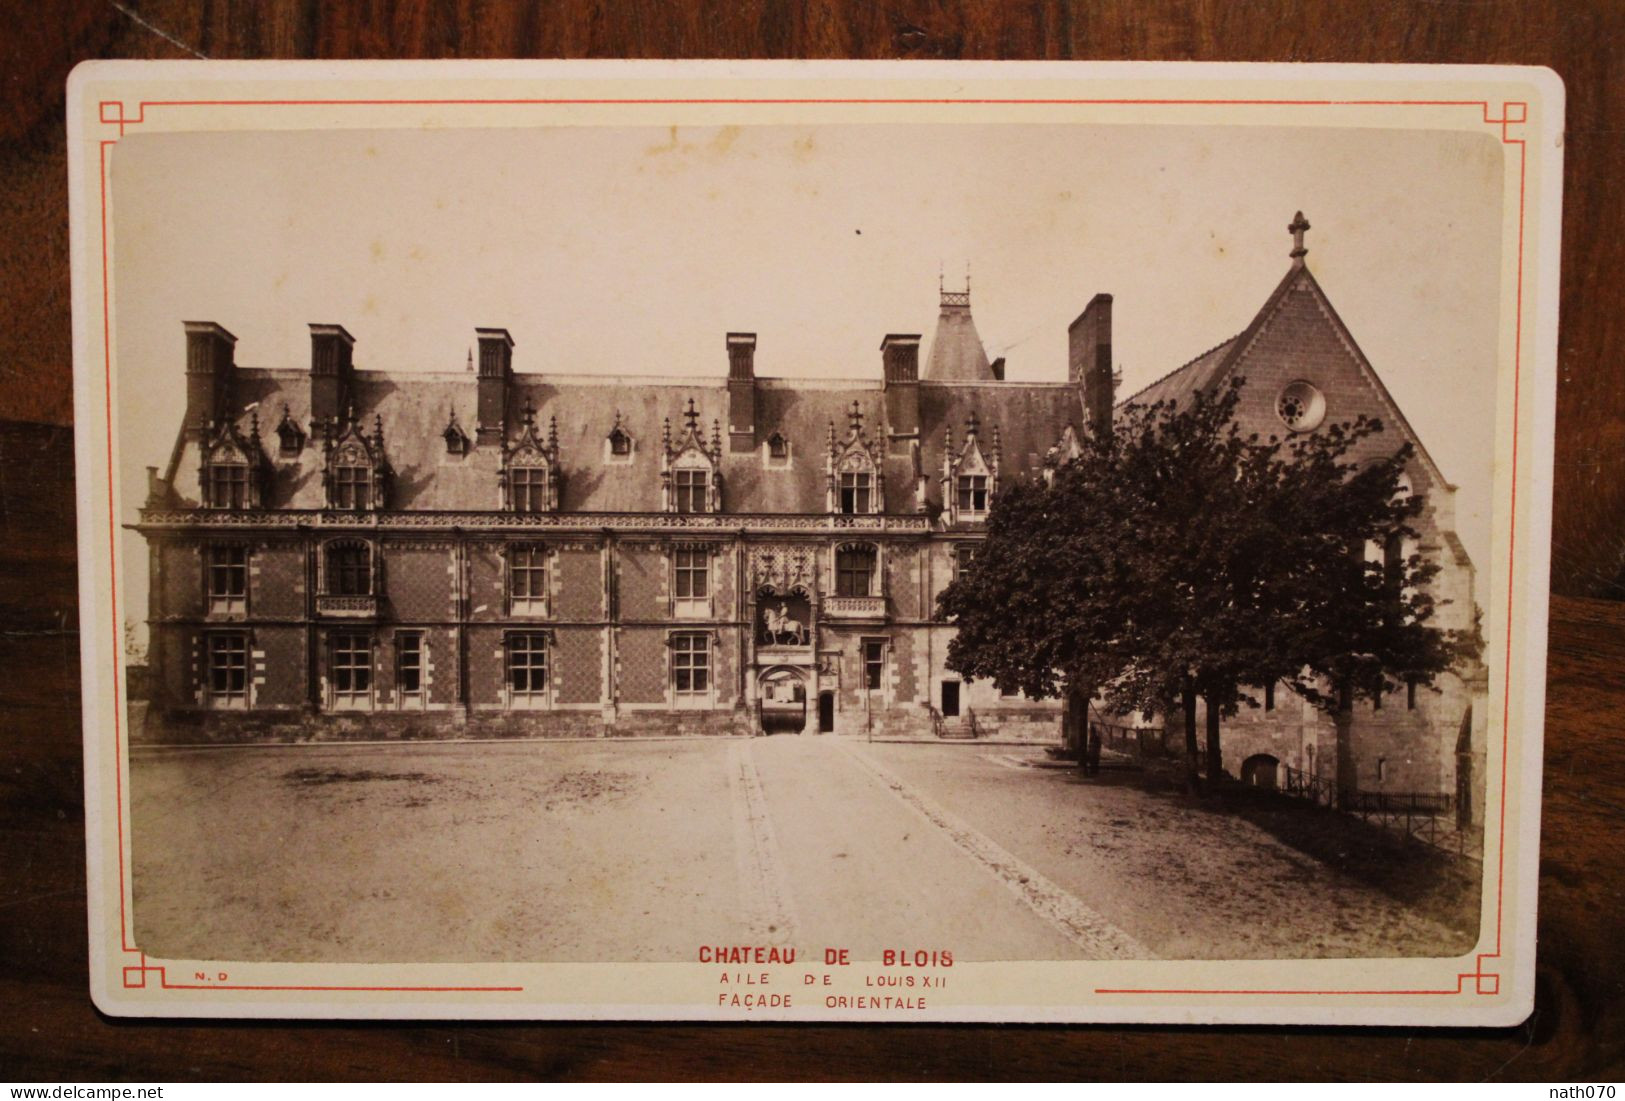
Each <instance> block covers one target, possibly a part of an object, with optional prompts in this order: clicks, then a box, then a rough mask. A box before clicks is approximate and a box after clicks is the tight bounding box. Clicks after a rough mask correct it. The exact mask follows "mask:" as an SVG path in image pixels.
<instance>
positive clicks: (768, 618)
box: [756, 589, 812, 646]
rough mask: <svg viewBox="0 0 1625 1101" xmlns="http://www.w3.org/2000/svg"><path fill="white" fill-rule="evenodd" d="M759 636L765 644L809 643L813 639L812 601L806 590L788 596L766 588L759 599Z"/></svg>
mask: <svg viewBox="0 0 1625 1101" xmlns="http://www.w3.org/2000/svg"><path fill="white" fill-rule="evenodd" d="M757 608H758V612H757V635H756V640H757V642H758V643H759V644H761V645H763V646H806V645H807V644H808V643H810V642H811V641H812V627H811V624H812V603H811V601H809V600H808V599H807V596H806V594H805V593H801V592H792V593H790V594H789V595H788V596H786V595H783V594H780V593H777V592H774V591H773V590H772V589H763V590H762V591H761V593H760V594H759V595H758V600H757Z"/></svg>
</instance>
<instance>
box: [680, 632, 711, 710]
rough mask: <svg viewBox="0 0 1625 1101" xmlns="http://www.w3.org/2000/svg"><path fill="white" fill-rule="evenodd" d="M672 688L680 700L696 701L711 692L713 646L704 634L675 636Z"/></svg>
mask: <svg viewBox="0 0 1625 1101" xmlns="http://www.w3.org/2000/svg"><path fill="white" fill-rule="evenodd" d="M671 677H672V688H673V690H675V691H676V693H677V695H678V697H679V698H680V699H682V698H687V699H690V700H692V699H694V698H695V697H698V696H703V695H705V694H706V693H708V692H709V691H710V690H711V645H710V639H709V638H708V636H706V635H702V634H689V635H673V636H672V640H671Z"/></svg>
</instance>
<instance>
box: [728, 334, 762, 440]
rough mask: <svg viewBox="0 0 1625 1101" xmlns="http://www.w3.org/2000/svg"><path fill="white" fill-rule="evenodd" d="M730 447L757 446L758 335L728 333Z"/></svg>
mask: <svg viewBox="0 0 1625 1101" xmlns="http://www.w3.org/2000/svg"><path fill="white" fill-rule="evenodd" d="M727 343H728V450H730V451H754V450H755V449H756V334H755V333H729V334H728V338H727Z"/></svg>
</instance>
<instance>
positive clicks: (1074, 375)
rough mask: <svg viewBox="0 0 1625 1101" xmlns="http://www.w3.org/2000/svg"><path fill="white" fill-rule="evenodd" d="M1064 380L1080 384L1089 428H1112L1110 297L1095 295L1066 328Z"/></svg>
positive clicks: (1107, 430)
mask: <svg viewBox="0 0 1625 1101" xmlns="http://www.w3.org/2000/svg"><path fill="white" fill-rule="evenodd" d="M1066 337H1067V370H1066V377H1067V381H1069V382H1071V383H1073V384H1074V385H1077V384H1081V385H1082V386H1083V408H1084V412H1085V414H1086V415H1087V417H1088V418H1089V430H1090V431H1091V432H1094V433H1096V434H1097V435H1099V434H1103V433H1106V432H1110V431H1111V428H1112V398H1113V396H1114V394H1113V386H1112V296H1111V295H1109V294H1097V295H1095V296H1094V297H1093V298H1091V299H1090V300H1089V305H1087V306H1085V307H1084V310H1083V312H1082V313H1081V314H1079V315H1078V319H1077V320H1076V321H1074V322H1072V324H1071V325H1070V326H1068V327H1067V330H1066Z"/></svg>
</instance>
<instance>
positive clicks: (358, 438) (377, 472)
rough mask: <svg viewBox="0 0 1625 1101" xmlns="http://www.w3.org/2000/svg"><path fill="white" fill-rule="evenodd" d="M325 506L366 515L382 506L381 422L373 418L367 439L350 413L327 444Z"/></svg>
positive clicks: (385, 476)
mask: <svg viewBox="0 0 1625 1101" xmlns="http://www.w3.org/2000/svg"><path fill="white" fill-rule="evenodd" d="M327 449H328V453H327V468H326V471H325V474H324V478H325V481H326V483H327V507H328V508H331V509H336V510H339V511H341V512H370V511H373V510H376V509H381V508H383V507H384V486H385V484H386V481H387V479H388V478H389V475H390V471H389V464H388V462H387V460H385V458H384V423H383V420H382V418H379V417H374V418H373V431H372V434H371V435H370V436H369V435H368V434H366V433H365V432H362V431H361V429H360V428H359V427H358V426H357V425H356V422H355V413H354V412H353V411H352V412H351V413H350V415H349V418H348V421H347V423H346V425H345V427H344V429H343V430H342V431H341V432H340V433H339V434H338V438H337V439H333V438H331V437H330V438H329V439H328V442H327Z"/></svg>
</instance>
